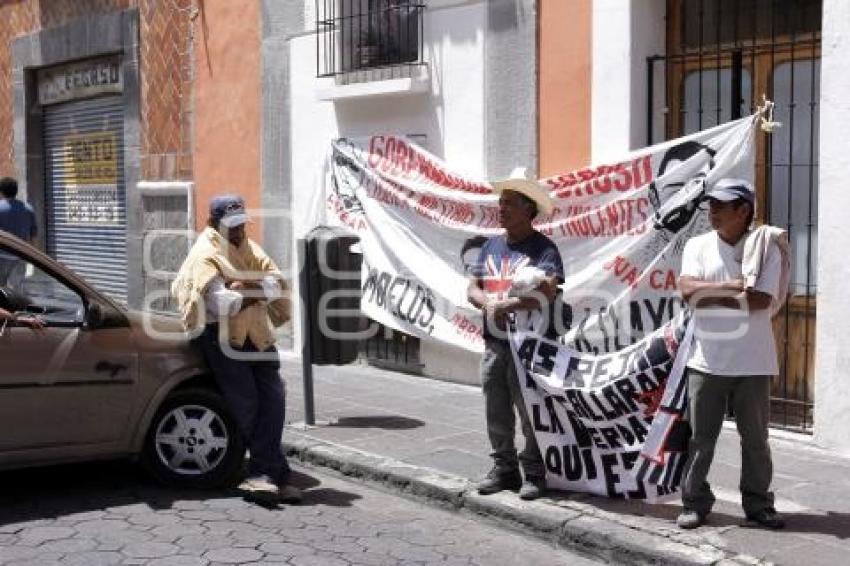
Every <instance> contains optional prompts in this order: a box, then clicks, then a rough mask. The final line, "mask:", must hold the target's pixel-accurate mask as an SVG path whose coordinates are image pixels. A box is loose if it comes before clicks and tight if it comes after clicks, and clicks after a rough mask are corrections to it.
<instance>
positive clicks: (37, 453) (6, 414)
mask: <svg viewBox="0 0 850 566" xmlns="http://www.w3.org/2000/svg"><path fill="white" fill-rule="evenodd" d="M0 251H2V252H5V253H7V254H12V255H14V256H16V257H17V258H19V259H20V260H21V261H23V262H25V266H26V276H25V278H24V280H23V283H22V284H21V285H19V286H18V288H14V289H13V288H10V287H7V286H6V287H4V286H0V307H3V308H5V309H6V310H8V311H10V312H16V311H17V312H25V313H29V314H34V315H37V316H39V317H40V318H41V319H42V320H43V321H44V323H45V329H44V332H35V331H33V330H30V329H29V328H25V327H23V326H21V325H16V324H15V323H14V322H8V321H7V323H6V324H5V327H3V326H4V325H3V322H2V321H0V327H3V328H2V331H0V469H11V468H20V467H26V466H37V465H44V464H54V463H61V462H72V461H80V460H92V459H99V458H114V457H132V458H138V459H140V460H141V462H142V463H143V464H144V466H145V468H147V469H148V470H149V471H150V472H151V473H152V474H153V475H154V477H156V478H157V479H158V480H160V481H162V482H164V483H167V484H170V485H176V486H181V487H183V486H194V487H215V486H221V485H224V484H227V483H229V482H231V481H234V480H235V478H236V476H237V475H238V473H239V472H240V470H241V464H242V460H243V458H244V455H245V444H244V441H243V440H242V437H241V435H240V434H239V433H238V430H237V427H236V422H235V420H234V419H233V417H232V416H231V414H230V412H229V411H228V409H227V407H226V406H225V404H224V400H223V398H222V396H221V394H220V393H219V391H218V390H217V388H216V386H215V383H214V381H213V379H212V376H211V374H210V372H209V369H208V368H207V367H206V365H205V364H204V362H203V359H202V357H201V355H200V354H199V353H198V352H197V351H196V350H195V349H194V348H193V347H192V346H191V344H190V341H189V337H188V336H187V335H186V334H185V333H183V332H182V327H181V324H180V321H179V320H178V319H177V318H176V317H169V316H164V315H155V314H151V313H143V312H137V311H133V310H129V309H126V308H124V307H123V306H121V305H120V304H118V303H117V302H115V301H113V300H112V299H110V298H109V297H107V296H106V295H104V294H103V293H100V292H98V291H97V290H96V289H94V288H93V287H92V286H91V285H89V284H88V283H86V282H85V281H84V280H83V279H82V278H81V277H79V276H78V275H76V274H75V273H73V272H72V271H71V270H69V269H68V268H66V267H64V266H63V265H62V264H60V263H59V262H57V261H55V260H53V259H51V258H50V257H48V256H47V255H45V254H44V253H42V252H40V251H39V250H37V249H36V248H34V247H33V246H30V245H28V244H26V243H25V242H23V241H21V240H19V239H17V238H15V237H14V236H11V235H10V234H8V233H6V232H2V231H0ZM3 284H4V282H2V281H0V285H3Z"/></svg>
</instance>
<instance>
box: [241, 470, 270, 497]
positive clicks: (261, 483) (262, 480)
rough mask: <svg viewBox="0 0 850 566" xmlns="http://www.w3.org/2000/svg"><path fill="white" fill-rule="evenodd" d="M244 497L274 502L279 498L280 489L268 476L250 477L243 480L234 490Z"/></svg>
mask: <svg viewBox="0 0 850 566" xmlns="http://www.w3.org/2000/svg"><path fill="white" fill-rule="evenodd" d="M236 489H238V490H239V491H241V492H242V493H243V494H245V496H246V497H251V498H256V499H263V500H276V499H278V498H279V497H280V488H279V487H278V486H277V484H276V483H274V482H273V481H272V479H271V478H270V477H269V476H265V475H263V476H251V477H249V478H245V479H244V480H243V481H242V483H240V484H239V486H238V487H237V488H236Z"/></svg>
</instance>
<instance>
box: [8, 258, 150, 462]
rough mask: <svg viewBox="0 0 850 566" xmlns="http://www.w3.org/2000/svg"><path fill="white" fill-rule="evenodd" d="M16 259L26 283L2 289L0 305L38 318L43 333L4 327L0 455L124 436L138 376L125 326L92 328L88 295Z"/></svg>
mask: <svg viewBox="0 0 850 566" xmlns="http://www.w3.org/2000/svg"><path fill="white" fill-rule="evenodd" d="M7 251H8V250H7ZM17 256H18V257H19V258H20V260H21V261H22V262H24V264H25V276H24V280H23V282H22V283H20V284H19V285H18V287H17V288H16V289H11V290H10V289H8V288H5V290H6V291H7V292H6V293H5V297H6V299H7V301H6V302H7V305H0V306H3V307H4V308H6V309H7V310H15V311H18V312H19V313H20V312H26V313H28V314H32V315H35V316H38V317H40V318H41V319H42V320H43V321H44V323H45V328H44V331H43V332H36V331H33V330H31V329H29V328H26V327H24V326H22V325H19V324H15V323H7V324H6V325H5V328H4V329H3V331H2V335H0V431H2V432H0V453H2V452H5V451H19V450H28V449H40V448H61V447H63V446H71V445H83V444H90V445H96V444H102V443H110V442H115V441H118V440H120V439H122V438H124V437H125V436H126V433H127V431H126V428H127V422H128V416H129V414H130V412H131V408H132V400H133V393H134V389H135V387H136V384H137V378H138V355H137V353H136V351H135V348H134V345H133V339H132V333H131V330H130V328H129V326H125V327H119V328H92V327H91V325H89V324H87V322H86V312H87V308H89V307H90V303H91V302H92V298H91V297H89V296H86V295H84V294H83V292H82V290H81V289H79V288H76V287H75V286H74V285H73V284H72V283H69V282H67V280H66V279H64V278H63V277H62V275H61V270H57V269H56V268H55V267H53V268H51V264H49V263H46V262H41V261H38V260H36V259H34V258H31V257H29V256H26V255H23V254H21V253H20V252H17ZM95 299H96V298H95ZM9 302H11V303H13V304H8V303H9ZM10 307H11V308H10ZM0 326H2V322H0ZM113 326H114V325H113ZM119 326H120V325H119Z"/></svg>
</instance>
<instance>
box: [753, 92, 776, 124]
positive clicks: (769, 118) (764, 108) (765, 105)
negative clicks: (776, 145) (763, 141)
mask: <svg viewBox="0 0 850 566" xmlns="http://www.w3.org/2000/svg"><path fill="white" fill-rule="evenodd" d="M761 102H762V104H761V106H757V107H756V112H757V113H758V115H759V119H760V120H761V122H760V126H761V129H762V131H763V132H767V133H768V134H772V133H773V131H774V130H775V129H776V128H781V127H782V122H776V121H774V119H773V109H774V107H775V106H776V104H774V103H773V101H771V100H768V99H767V96H766V95H765V94H762V95H761Z"/></svg>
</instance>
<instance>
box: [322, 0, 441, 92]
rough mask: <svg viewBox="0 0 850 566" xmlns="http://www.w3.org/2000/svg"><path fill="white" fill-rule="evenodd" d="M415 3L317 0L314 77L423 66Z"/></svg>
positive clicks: (420, 26)
mask: <svg viewBox="0 0 850 566" xmlns="http://www.w3.org/2000/svg"><path fill="white" fill-rule="evenodd" d="M424 9H425V4H424V2H423V1H421V0H419V1H417V0H316V6H315V13H316V30H317V33H316V75H317V76H319V77H330V76H337V75H342V74H345V73H351V72H354V71H362V70H367V69H380V68H389V67H399V66H412V65H418V64H421V63H422V36H423V17H422V16H423V11H424Z"/></svg>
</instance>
